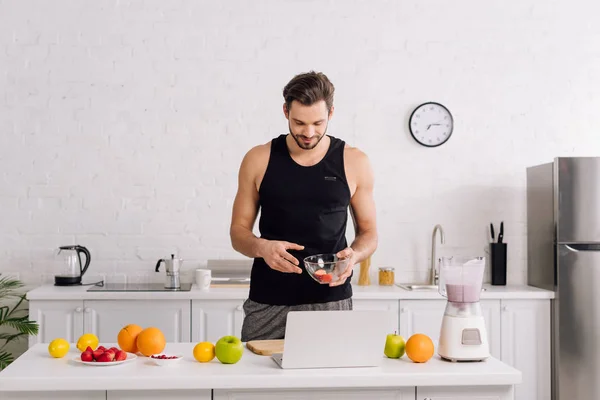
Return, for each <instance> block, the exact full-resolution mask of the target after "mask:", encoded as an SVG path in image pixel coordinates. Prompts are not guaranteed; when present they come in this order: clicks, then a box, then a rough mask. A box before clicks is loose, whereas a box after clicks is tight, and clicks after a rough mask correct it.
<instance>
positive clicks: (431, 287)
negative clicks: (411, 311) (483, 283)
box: [396, 284, 486, 292]
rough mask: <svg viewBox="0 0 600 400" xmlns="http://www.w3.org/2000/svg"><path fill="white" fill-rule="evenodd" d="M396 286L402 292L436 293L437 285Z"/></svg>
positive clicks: (482, 289)
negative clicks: (428, 291)
mask: <svg viewBox="0 0 600 400" xmlns="http://www.w3.org/2000/svg"><path fill="white" fill-rule="evenodd" d="M396 286H398V287H401V288H402V289H404V290H424V291H426V290H432V291H437V290H438V286H437V285H400V284H397V285H396ZM485 290H486V289H485V288H481V291H482V292H485Z"/></svg>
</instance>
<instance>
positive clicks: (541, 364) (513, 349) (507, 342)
mask: <svg viewBox="0 0 600 400" xmlns="http://www.w3.org/2000/svg"><path fill="white" fill-rule="evenodd" d="M501 360H502V361H503V362H505V363H507V364H508V365H510V366H512V367H514V368H516V369H518V370H519V371H521V373H522V374H523V382H522V383H521V384H520V385H517V386H516V388H515V399H517V400H530V399H549V398H550V397H551V326H550V300H502V357H501Z"/></svg>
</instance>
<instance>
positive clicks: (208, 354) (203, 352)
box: [194, 342, 215, 362]
mask: <svg viewBox="0 0 600 400" xmlns="http://www.w3.org/2000/svg"><path fill="white" fill-rule="evenodd" d="M194 358H195V359H196V360H197V361H199V362H209V361H211V360H212V359H213V358H215V345H214V344H212V343H210V342H200V343H198V344H197V345H196V346H194Z"/></svg>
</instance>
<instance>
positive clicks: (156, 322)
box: [83, 300, 191, 343]
mask: <svg viewBox="0 0 600 400" xmlns="http://www.w3.org/2000/svg"><path fill="white" fill-rule="evenodd" d="M83 314H84V331H85V332H90V333H94V334H95V335H96V336H98V339H100V341H101V342H116V341H117V335H118V334H119V331H120V330H121V328H123V327H124V326H125V325H128V324H137V325H139V326H141V327H142V328H148V327H151V326H153V327H156V328H158V329H160V330H161V331H162V333H163V334H164V335H165V338H166V339H167V342H171V343H180V342H189V341H190V318H191V312H190V301H189V300H86V301H85V302H84V308H83Z"/></svg>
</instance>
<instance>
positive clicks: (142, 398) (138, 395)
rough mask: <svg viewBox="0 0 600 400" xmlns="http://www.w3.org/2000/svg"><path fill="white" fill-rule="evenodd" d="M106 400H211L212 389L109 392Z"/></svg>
mask: <svg viewBox="0 0 600 400" xmlns="http://www.w3.org/2000/svg"><path fill="white" fill-rule="evenodd" d="M103 399H105V400H162V399H171V400H211V399H212V390H211V389H177V390H109V391H107V392H106V398H104V397H103Z"/></svg>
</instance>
